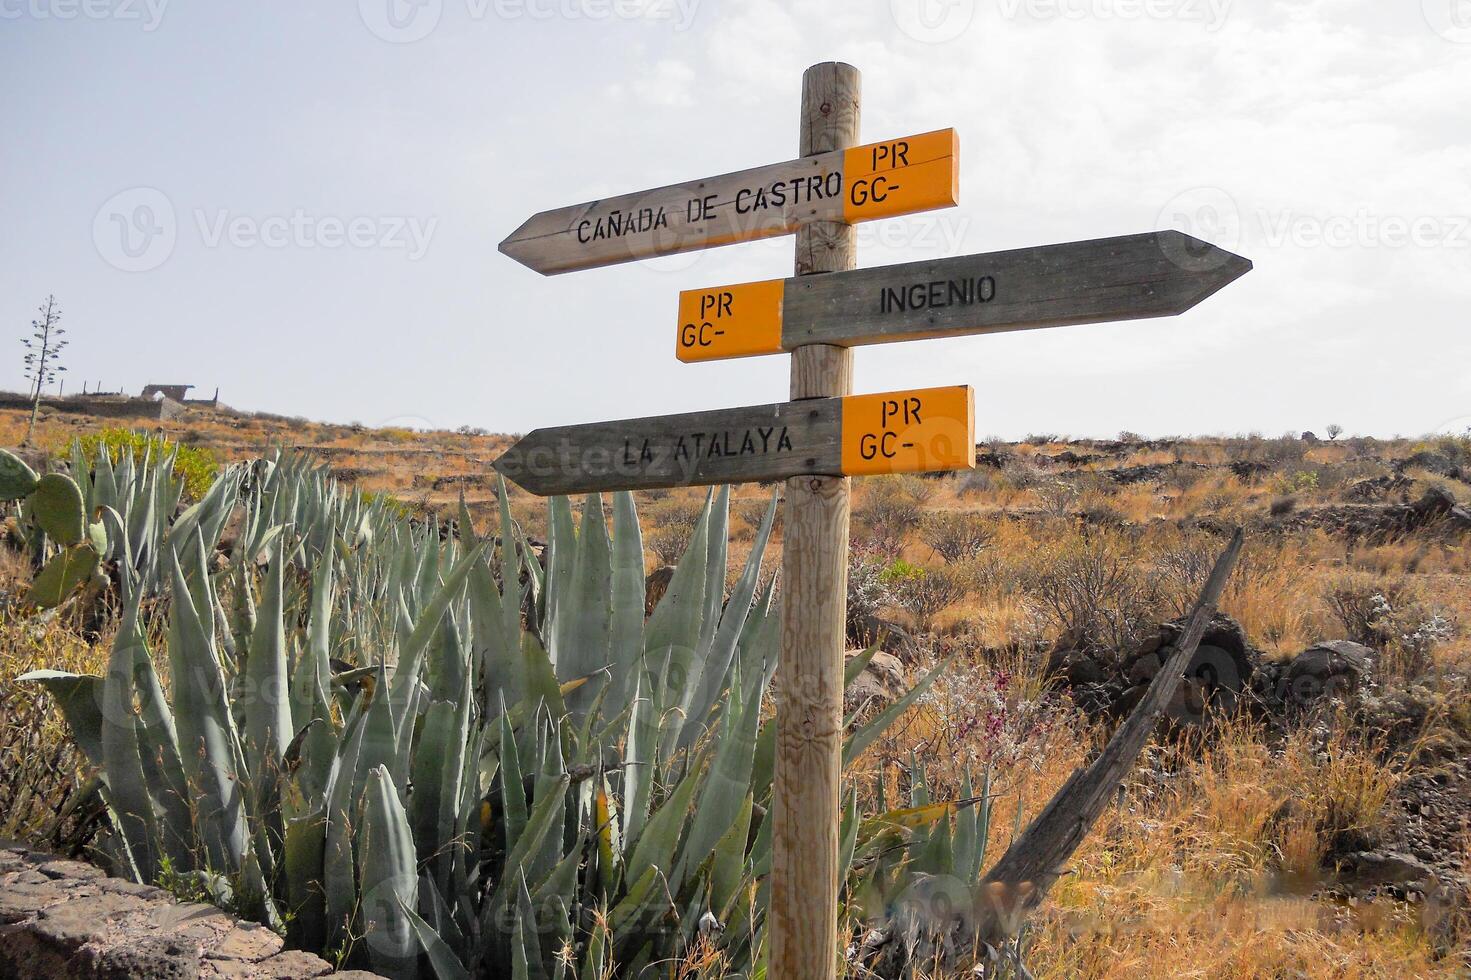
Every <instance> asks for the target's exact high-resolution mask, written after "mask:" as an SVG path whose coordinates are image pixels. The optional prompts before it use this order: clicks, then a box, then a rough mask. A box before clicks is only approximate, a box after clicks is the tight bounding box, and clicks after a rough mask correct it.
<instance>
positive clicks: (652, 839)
mask: <svg viewBox="0 0 1471 980" xmlns="http://www.w3.org/2000/svg"><path fill="white" fill-rule="evenodd" d="M701 768H702V767H701V766H700V765H698V764H696V765H692V766H691V767H690V768H689V770H688V771H687V772H686V773H685V775H684V777H683V778H682V779H681V780H680V781H679V785H677V786H676V787H675V788H674V790H673V792H671V793H670V794H669V797H668V799H666V800H665V801H664V803H663V805H662V806H660V807H659V809H658V810H656V811H654V814H653V816H651V817H649V822H648V823H647V824H646V825H645V826H644V828H643V831H642V832H641V833H640V834H639V835H638V842H637V843H636V844H635V845H634V848H633V853H632V854H631V855H629V858H628V877H629V878H631V879H633V880H634V881H637V880H638V879H639V878H641V877H643V875H644V874H645V873H647V871H648V870H649V869H650V868H658V869H659V872H660V874H661V875H662V876H664V877H666V878H668V877H669V876H670V873H671V872H672V871H673V870H674V849H675V847H676V846H677V845H678V844H679V834H680V831H681V830H683V829H684V824H685V818H686V817H688V816H689V811H690V804H691V803H693V802H694V798H695V790H696V789H698V788H699V784H700V782H701Z"/></svg>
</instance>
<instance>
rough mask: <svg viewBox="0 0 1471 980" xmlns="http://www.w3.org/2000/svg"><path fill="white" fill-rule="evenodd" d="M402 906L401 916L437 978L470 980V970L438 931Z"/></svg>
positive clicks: (405, 906) (411, 910) (440, 979)
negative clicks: (406, 922)
mask: <svg viewBox="0 0 1471 980" xmlns="http://www.w3.org/2000/svg"><path fill="white" fill-rule="evenodd" d="M400 905H401V907H402V911H403V916H404V918H405V919H406V920H407V921H408V923H409V927H410V928H411V929H412V930H413V933H414V938H415V939H416V940H417V941H418V943H419V946H420V947H421V948H422V949H423V950H424V953H425V954H426V955H427V956H428V957H429V966H430V968H431V969H433V970H434V976H435V977H436V978H438V980H470V971H469V970H467V969H465V965H464V964H463V963H461V962H460V958H459V957H458V956H456V955H455V953H454V950H452V949H450V947H449V944H448V943H446V942H445V941H444V940H443V939H441V938H439V931H438V930H436V929H435V928H434V927H433V926H431V925H430V924H429V923H427V922H425V921H424V920H423V919H422V918H420V917H419V915H418V913H416V912H415V911H414V910H413V909H411V908H409V907H408V906H407V905H403V904H402V902H400Z"/></svg>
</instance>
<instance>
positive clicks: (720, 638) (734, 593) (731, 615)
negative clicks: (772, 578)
mask: <svg viewBox="0 0 1471 980" xmlns="http://www.w3.org/2000/svg"><path fill="white" fill-rule="evenodd" d="M728 489H729V488H727V490H728ZM728 497H729V494H728V493H727V494H725V495H724V496H723V497H722V499H723V501H724V503H723V511H724V512H727V513H728V511H729V500H728ZM776 506H777V502H776V497H775V496H773V497H772V500H771V504H770V505H769V506H768V507H767V508H766V516H765V518H764V519H763V520H762V521H761V526H760V528H759V529H758V530H757V532H756V538H755V540H754V541H753V542H752V543H751V553H750V555H749V556H748V557H747V558H746V566H745V568H744V569H743V570H742V572H741V577H740V579H739V580H737V582H736V586H735V588H734V589H732V590H731V593H730V601H729V602H727V603H726V605H725V611H724V614H723V615H722V614H721V612H720V609H719V607H718V606H717V607H716V608H715V610H714V615H715V616H716V617H718V619H719V621H720V626H719V628H718V629H717V630H716V631H715V634H714V636H713V637H712V639H711V641H710V645H709V647H708V650H709V653H708V655H707V657H706V659H705V663H704V666H703V668H702V674H701V678H700V688H699V692H698V694H696V695H695V696H694V697H693V698H692V699H691V700H690V703H689V705H688V707H687V713H688V716H689V719H690V722H691V723H690V724H687V725H686V726H685V730H684V733H683V736H682V738H681V746H682V747H685V748H687V747H689V746H690V745H692V744H694V739H695V737H696V735H697V734H698V733H699V732H700V731H701V730H703V728H704V727H705V726H706V724H707V723H708V720H709V716H710V713H711V711H712V709H713V708H714V707H715V705H716V702H717V701H718V700H719V698H720V695H721V693H722V691H723V690H725V688H726V687H728V686H729V684H730V680H731V666H732V664H734V663H735V661H736V651H737V648H738V646H739V643H740V640H741V636H742V634H743V633H744V632H745V627H746V623H747V622H748V620H749V618H750V613H751V610H752V606H751V603H752V600H753V599H754V598H755V596H756V588H757V586H758V585H759V584H760V581H761V558H762V556H763V555H764V553H765V551H766V542H767V540H768V538H769V537H770V536H771V528H772V524H773V523H774V522H775V520H776ZM718 512H719V511H718ZM714 543H715V541H714V538H713V537H712V539H711V544H712V546H713V545H714ZM720 543H721V548H722V550H721V553H720V559H719V562H720V572H721V577H722V580H721V582H720V583H718V584H716V585H715V586H714V587H715V588H716V589H717V590H723V588H724V574H725V558H724V550H723V549H724V543H725V542H724V539H723V538H722V539H721V542H720ZM714 564H715V562H714V560H713V559H712V561H711V567H712V568H713V567H714ZM717 594H721V593H720V592H717Z"/></svg>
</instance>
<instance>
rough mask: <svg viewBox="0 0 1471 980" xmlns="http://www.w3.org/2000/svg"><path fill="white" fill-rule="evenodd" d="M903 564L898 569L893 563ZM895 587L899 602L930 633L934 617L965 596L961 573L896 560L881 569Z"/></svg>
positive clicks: (916, 622)
mask: <svg viewBox="0 0 1471 980" xmlns="http://www.w3.org/2000/svg"><path fill="white" fill-rule="evenodd" d="M900 565H902V566H905V567H903V568H899V567H896V566H900ZM884 576H885V578H887V579H888V581H889V583H890V584H891V585H892V586H893V588H894V593H895V597H896V599H897V601H898V603H899V605H901V606H903V607H904V608H905V609H907V610H908V611H909V613H910V614H911V615H912V616H913V617H914V623H915V625H916V626H917V627H919V628H920V629H921V630H923V631H924V632H926V633H929V632H933V630H934V624H935V617H936V616H938V615H939V614H940V613H941V612H943V611H944V610H945V609H947V608H949V607H950V606H953V605H954V604H955V603H957V602H959V601H960V600H961V599H964V598H965V595H966V587H965V583H964V581H963V580H962V578H961V577H960V576H957V575H952V574H951V573H950V572H949V570H948V569H923V568H917V567H915V566H913V565H910V564H909V563H908V562H896V563H895V564H894V565H891V566H890V567H889V568H887V569H885V570H884Z"/></svg>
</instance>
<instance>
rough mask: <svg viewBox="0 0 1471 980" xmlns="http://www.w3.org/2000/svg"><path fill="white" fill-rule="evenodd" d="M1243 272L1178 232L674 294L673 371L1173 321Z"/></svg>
mask: <svg viewBox="0 0 1471 980" xmlns="http://www.w3.org/2000/svg"><path fill="white" fill-rule="evenodd" d="M1250 270H1251V262H1250V261H1248V260H1247V259H1244V258H1242V257H1241V256H1239V255H1233V254H1232V253H1230V252H1227V251H1224V250H1223V249H1219V248H1217V247H1216V246H1214V245H1211V244H1209V243H1207V242H1202V241H1200V240H1198V239H1195V238H1191V237H1190V236H1189V235H1185V234H1182V233H1181V232H1178V231H1162V232H1151V233H1149V234H1144V235H1129V236H1126V237H1123V238H1105V239H1101V240H1099V241H1091V242H1075V243H1072V244H1069V245H1047V246H1043V247H1041V248H1023V249H1017V250H1015V251H1010V252H993V253H990V254H986V255H967V256H961V257H958V258H952V259H939V260H936V261H930V262H911V263H908V264H906V265H892V266H885V267H883V268H877V269H859V270H856V271H853V272H833V273H828V274H827V275H821V276H802V277H799V278H796V279H772V280H768V281H766V282H752V283H746V284H744V285H740V286H721V287H716V288H713V289H693V290H688V291H686V292H683V293H680V295H679V334H678V338H677V340H676V352H677V353H678V356H679V359H680V360H682V361H710V360H718V359H721V358H727V357H748V356H751V355H754V354H779V353H781V352H783V351H789V350H792V349H794V348H797V347H801V346H804V345H807V344H831V345H834V346H838V347H857V346H861V345H864V344H886V343H891V342H894V341H900V340H923V339H925V338H927V337H956V336H962V335H965V334H981V333H999V332H1002V331H1011V330H1031V329H1035V328H1037V327H1060V326H1067V325H1069V324H1079V323H1102V322H1106V321H1110V320H1138V319H1145V318H1148V317H1162V316H1174V315H1176V314H1179V313H1184V312H1185V311H1186V310H1188V309H1190V308H1191V307H1193V306H1195V305H1197V304H1198V303H1200V302H1202V301H1203V300H1205V299H1206V298H1207V297H1208V296H1210V295H1211V294H1213V293H1215V292H1216V291H1217V290H1219V289H1221V288H1222V287H1224V286H1226V285H1228V284H1229V283H1231V282H1233V281H1235V280H1236V279H1238V278H1240V277H1241V276H1243V275H1245V274H1246V273H1247V272H1249V271H1250Z"/></svg>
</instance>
